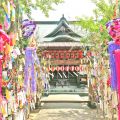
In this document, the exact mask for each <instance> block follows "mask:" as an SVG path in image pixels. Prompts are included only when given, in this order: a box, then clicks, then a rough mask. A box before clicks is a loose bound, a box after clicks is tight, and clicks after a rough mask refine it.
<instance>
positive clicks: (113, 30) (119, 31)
mask: <svg viewBox="0 0 120 120" xmlns="http://www.w3.org/2000/svg"><path fill="white" fill-rule="evenodd" d="M106 27H107V29H108V33H109V35H110V36H111V38H112V39H113V40H114V41H120V40H119V38H120V18H116V19H113V20H111V21H110V22H108V23H107V24H106Z"/></svg>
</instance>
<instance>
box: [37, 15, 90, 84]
mask: <svg viewBox="0 0 120 120" xmlns="http://www.w3.org/2000/svg"><path fill="white" fill-rule="evenodd" d="M75 22H76V21H67V20H66V18H65V17H64V16H62V18H61V19H60V20H59V21H36V23H37V26H38V28H37V29H38V30H37V33H36V34H37V37H38V46H39V51H40V52H41V56H40V57H41V59H44V60H46V61H47V63H48V64H47V66H46V67H47V69H48V71H49V75H50V85H51V86H60V85H62V86H68V85H71V86H79V85H80V84H87V71H88V64H89V59H88V57H89V56H91V52H90V50H89V47H90V45H85V44H83V43H82V42H81V39H82V37H83V36H84V33H85V32H83V31H82V29H81V28H80V26H78V25H75Z"/></svg>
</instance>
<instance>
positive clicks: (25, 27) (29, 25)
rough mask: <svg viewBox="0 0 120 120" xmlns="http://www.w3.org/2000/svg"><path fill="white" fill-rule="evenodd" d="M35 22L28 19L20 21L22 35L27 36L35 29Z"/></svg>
mask: <svg viewBox="0 0 120 120" xmlns="http://www.w3.org/2000/svg"><path fill="white" fill-rule="evenodd" d="M35 28H36V24H35V23H34V22H33V21H30V20H28V19H26V20H23V21H22V34H23V37H25V38H29V37H30V36H31V35H32V34H33V33H34V31H35Z"/></svg>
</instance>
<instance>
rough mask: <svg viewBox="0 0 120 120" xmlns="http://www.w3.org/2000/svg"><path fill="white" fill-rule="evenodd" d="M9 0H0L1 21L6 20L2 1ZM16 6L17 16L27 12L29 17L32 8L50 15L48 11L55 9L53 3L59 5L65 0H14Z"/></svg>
mask: <svg viewBox="0 0 120 120" xmlns="http://www.w3.org/2000/svg"><path fill="white" fill-rule="evenodd" d="M7 1H9V0H0V22H2V23H3V21H4V12H5V11H4V8H3V7H2V2H6V4H7ZM13 1H14V4H15V6H16V16H17V17H19V16H18V14H26V15H28V17H30V15H31V10H32V9H39V10H41V11H42V12H43V13H44V14H45V15H46V16H48V15H49V14H48V12H49V11H50V10H53V5H54V4H55V5H58V4H59V3H62V2H63V0H13Z"/></svg>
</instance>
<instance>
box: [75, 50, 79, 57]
mask: <svg viewBox="0 0 120 120" xmlns="http://www.w3.org/2000/svg"><path fill="white" fill-rule="evenodd" d="M78 58H79V52H78V51H75V59H78Z"/></svg>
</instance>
